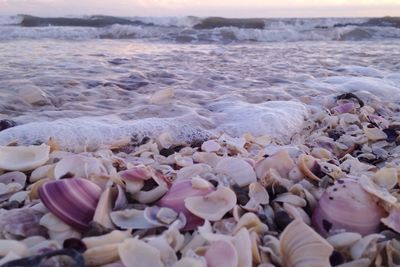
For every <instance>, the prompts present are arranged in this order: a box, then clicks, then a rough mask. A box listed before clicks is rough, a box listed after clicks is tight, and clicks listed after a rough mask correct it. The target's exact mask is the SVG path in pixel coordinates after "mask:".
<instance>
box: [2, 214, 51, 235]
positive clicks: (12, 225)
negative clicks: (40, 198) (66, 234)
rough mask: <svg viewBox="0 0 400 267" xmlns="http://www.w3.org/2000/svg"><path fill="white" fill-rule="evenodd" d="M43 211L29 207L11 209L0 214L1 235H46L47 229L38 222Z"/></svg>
mask: <svg viewBox="0 0 400 267" xmlns="http://www.w3.org/2000/svg"><path fill="white" fill-rule="evenodd" d="M42 216H43V213H41V212H38V211H36V210H34V209H31V208H21V209H13V210H9V211H6V212H3V213H1V214H0V230H1V232H0V233H1V236H2V237H5V238H7V239H21V238H25V237H29V236H36V235H41V236H46V235H47V230H46V229H45V228H44V227H43V226H41V225H40V224H39V222H40V219H41V218H42Z"/></svg>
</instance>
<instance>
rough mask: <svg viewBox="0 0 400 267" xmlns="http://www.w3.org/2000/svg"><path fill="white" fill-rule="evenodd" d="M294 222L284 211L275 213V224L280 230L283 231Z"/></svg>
mask: <svg viewBox="0 0 400 267" xmlns="http://www.w3.org/2000/svg"><path fill="white" fill-rule="evenodd" d="M292 221H293V218H291V217H290V216H289V214H288V213H287V212H286V211H284V210H279V211H277V212H276V213H275V224H276V226H277V227H278V229H279V230H281V231H283V230H284V229H285V228H286V226H288V225H289V224H290V223H291V222H292Z"/></svg>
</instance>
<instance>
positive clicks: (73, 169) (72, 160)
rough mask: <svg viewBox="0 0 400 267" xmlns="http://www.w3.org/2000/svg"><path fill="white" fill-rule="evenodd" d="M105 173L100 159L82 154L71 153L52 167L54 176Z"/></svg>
mask: <svg viewBox="0 0 400 267" xmlns="http://www.w3.org/2000/svg"><path fill="white" fill-rule="evenodd" d="M102 174H107V170H106V168H105V167H104V165H103V164H102V163H101V161H100V160H98V159H96V158H92V157H88V156H84V155H71V156H66V157H64V158H62V159H61V160H60V161H59V162H57V164H56V165H55V167H54V177H55V178H56V179H60V178H62V177H63V176H68V177H81V178H89V177H90V176H91V175H102Z"/></svg>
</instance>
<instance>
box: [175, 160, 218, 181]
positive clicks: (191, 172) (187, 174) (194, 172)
mask: <svg viewBox="0 0 400 267" xmlns="http://www.w3.org/2000/svg"><path fill="white" fill-rule="evenodd" d="M210 172H212V168H211V167H210V166H208V165H207V164H201V163H200V164H193V165H191V166H188V167H183V168H182V169H180V170H178V172H177V175H176V180H177V181H179V180H187V179H191V178H193V177H195V176H198V175H202V174H206V173H210Z"/></svg>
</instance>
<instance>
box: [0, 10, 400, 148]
mask: <svg viewBox="0 0 400 267" xmlns="http://www.w3.org/2000/svg"><path fill="white" fill-rule="evenodd" d="M0 63H1V64H0V96H1V97H0V119H11V120H14V121H15V122H16V123H17V124H18V126H16V127H13V128H10V129H7V130H4V131H1V132H0V144H1V145H5V144H7V143H9V142H12V141H17V142H19V143H23V144H29V143H37V142H45V141H47V139H48V138H49V137H52V138H55V139H56V140H57V141H58V142H59V143H60V144H61V146H62V147H63V148H65V149H70V150H81V149H82V147H85V148H88V149H95V148H97V147H99V146H101V145H104V144H111V143H113V142H115V141H116V140H120V139H124V138H127V137H129V138H134V139H138V140H140V139H142V138H144V137H146V136H150V137H157V136H158V135H160V134H162V133H164V132H168V134H170V136H171V138H173V139H174V140H175V141H176V142H191V141H196V140H198V139H205V138H208V137H209V136H212V135H218V134H220V133H222V132H225V133H228V134H230V135H232V136H240V135H242V134H244V133H251V134H253V135H265V134H267V135H270V136H272V137H274V138H276V139H277V140H278V141H280V142H282V143H288V142H289V141H290V137H291V136H292V135H293V134H294V133H296V132H298V131H299V130H300V129H301V128H302V126H303V122H304V120H305V119H306V118H307V117H308V116H310V114H311V113H312V112H315V110H316V109H318V108H320V109H322V105H323V104H324V103H326V102H329V101H331V100H332V99H333V98H334V96H337V95H338V94H341V93H344V92H353V93H356V94H357V95H360V96H361V97H362V98H363V100H365V101H366V102H368V101H375V102H377V101H378V102H379V103H381V105H382V106H386V107H387V106H396V105H398V104H400V20H399V19H397V18H375V19H365V18H350V19H348V18H347V19H328V18H327V19H323V18H322V19H245V20H243V19H222V18H197V17H181V18H140V17H132V18H116V17H104V16H92V17H80V18H72V17H68V18H38V17H31V16H21V15H20V16H11V17H0Z"/></svg>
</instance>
